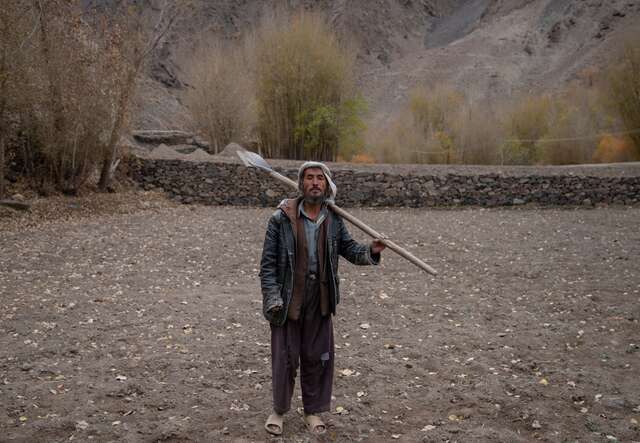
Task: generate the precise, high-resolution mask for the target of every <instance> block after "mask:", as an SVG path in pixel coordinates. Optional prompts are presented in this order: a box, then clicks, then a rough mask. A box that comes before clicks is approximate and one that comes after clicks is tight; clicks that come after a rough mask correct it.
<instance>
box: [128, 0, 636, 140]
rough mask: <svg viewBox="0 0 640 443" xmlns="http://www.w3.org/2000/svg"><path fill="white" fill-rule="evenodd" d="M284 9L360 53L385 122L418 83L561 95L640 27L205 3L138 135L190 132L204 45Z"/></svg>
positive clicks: (168, 56)
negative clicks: (192, 65)
mask: <svg viewBox="0 0 640 443" xmlns="http://www.w3.org/2000/svg"><path fill="white" fill-rule="evenodd" d="M274 3H277V4H278V5H279V6H278V7H281V8H285V9H288V10H296V9H300V8H304V9H308V10H319V11H322V12H323V13H325V14H326V15H327V17H328V18H329V20H330V22H331V24H332V26H333V27H334V29H335V30H336V31H337V32H338V33H340V35H341V36H342V37H343V38H345V39H348V40H349V41H351V42H354V43H355V44H356V45H357V47H358V48H359V51H358V55H357V62H358V67H359V83H360V86H361V88H362V91H363V93H364V95H365V96H366V97H367V98H368V100H369V101H370V103H371V109H372V110H373V112H374V114H375V115H376V116H377V118H378V119H380V120H384V119H385V118H386V117H387V116H388V115H389V114H390V113H391V112H392V111H393V110H394V109H395V108H396V107H398V106H399V105H400V104H401V103H403V101H404V100H405V99H406V97H407V94H408V92H409V91H410V89H411V88H412V87H413V86H414V85H416V84H419V83H423V82H426V83H427V84H436V83H443V82H446V83H447V84H449V85H451V86H453V87H455V88H457V89H460V90H462V91H464V92H465V93H466V94H467V95H469V96H470V97H473V98H474V99H478V100H482V99H486V98H488V99H496V98H504V97H508V96H510V95H513V94H516V93H520V92H525V91H536V90H549V89H555V88H558V87H561V86H563V85H565V84H566V83H567V82H569V81H571V80H575V79H579V78H580V77H581V76H584V74H585V72H587V71H590V70H593V69H596V70H597V69H598V68H599V67H602V66H604V65H606V64H607V63H608V60H609V59H610V57H611V56H612V54H614V53H615V51H616V50H617V49H619V47H620V42H621V41H622V40H623V39H624V37H625V35H628V34H629V33H630V32H631V31H632V30H633V29H634V28H638V27H640V0H610V1H602V0H589V1H586V0H450V1H445V0H349V1H347V0H319V1H312V0H288V1H281V2H269V3H267V5H268V6H265V2H262V1H260V0H215V1H214V0H200V1H196V2H195V3H194V10H193V14H192V15H191V16H190V17H188V18H187V19H186V20H183V21H182V22H181V23H180V24H179V25H178V26H177V27H176V28H175V29H174V31H173V33H172V34H171V35H170V36H169V37H168V39H167V41H166V43H165V45H164V47H163V48H162V50H161V51H160V53H159V54H158V56H157V57H156V59H155V60H154V62H153V66H152V69H151V71H150V78H149V79H148V80H146V81H145V82H144V85H143V87H142V88H141V91H142V93H141V97H140V104H141V105H142V110H141V113H140V114H139V115H138V117H137V121H136V126H137V127H138V128H139V129H168V128H176V129H183V128H184V127H185V126H188V125H189V118H188V115H187V113H186V112H185V109H184V107H183V106H182V105H181V104H180V97H181V95H182V94H183V92H184V91H185V89H186V88H189V87H190V86H189V79H188V77H187V75H186V74H185V72H186V71H187V70H186V68H187V65H188V60H189V58H190V55H191V54H192V52H193V49H194V48H195V47H196V46H197V45H198V42H202V41H206V40H208V39H211V38H223V39H236V38H239V37H241V36H242V35H243V33H245V32H247V31H248V30H250V29H251V28H252V27H254V26H255V25H256V23H258V22H259V21H260V19H261V17H263V16H265V14H269V13H270V11H271V10H272V8H273V6H271V5H273V4H274Z"/></svg>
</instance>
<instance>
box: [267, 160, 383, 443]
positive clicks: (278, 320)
mask: <svg viewBox="0 0 640 443" xmlns="http://www.w3.org/2000/svg"><path fill="white" fill-rule="evenodd" d="M298 189H299V191H300V192H301V193H302V197H299V198H296V199H285V200H283V201H282V202H281V203H280V205H278V209H277V210H276V212H275V213H274V214H273V215H272V216H271V219H270V220H269V224H268V226H267V233H266V236H265V240H264V248H263V251H262V261H261V263H260V282H261V286H262V297H263V313H264V316H265V317H266V319H267V320H268V321H269V322H270V326H271V372H272V384H273V413H272V414H271V415H270V416H269V418H268V419H267V421H266V423H265V429H266V430H267V431H268V432H269V433H271V434H274V435H280V434H282V430H283V415H284V414H285V413H286V412H287V411H288V410H289V409H290V407H291V396H292V395H293V388H294V385H295V378H296V371H297V368H298V366H300V385H301V390H302V403H303V406H304V421H305V424H306V426H307V428H308V429H309V431H311V432H312V433H314V434H323V433H324V432H325V431H326V429H327V428H326V425H325V424H324V423H323V421H322V420H321V419H320V417H319V416H318V414H319V413H321V412H326V411H328V410H329V409H330V402H331V388H332V384H333V365H334V364H333V357H334V351H333V325H332V322H331V316H332V314H335V313H336V305H337V304H338V302H339V301H340V292H339V286H340V281H339V278H338V254H340V255H342V256H343V257H344V258H346V259H347V260H349V261H350V262H351V263H354V264H356V265H374V264H378V263H379V262H380V252H382V250H383V249H384V248H385V246H384V244H382V242H380V241H379V240H374V241H373V242H372V243H371V244H370V245H363V244H360V243H358V242H356V241H355V240H353V239H352V238H351V235H349V232H348V231H347V228H346V227H345V225H344V223H343V221H342V219H341V218H340V217H338V216H337V215H335V214H334V213H333V212H332V211H331V210H330V209H329V208H328V207H327V204H326V203H327V201H328V200H333V199H334V198H335V195H336V186H335V184H334V183H333V181H332V180H331V172H330V171H329V168H328V167H327V166H326V165H324V164H322V163H318V162H306V163H304V164H303V165H302V166H301V167H300V170H299V171H298Z"/></svg>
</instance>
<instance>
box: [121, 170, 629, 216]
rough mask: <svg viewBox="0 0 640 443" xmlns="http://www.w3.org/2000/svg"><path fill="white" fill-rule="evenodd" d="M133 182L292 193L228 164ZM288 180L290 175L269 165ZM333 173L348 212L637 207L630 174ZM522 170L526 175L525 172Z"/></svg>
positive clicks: (217, 191)
mask: <svg viewBox="0 0 640 443" xmlns="http://www.w3.org/2000/svg"><path fill="white" fill-rule="evenodd" d="M130 168H131V172H132V176H133V178H134V180H136V181H137V182H138V183H140V185H141V186H142V187H143V188H144V189H147V190H151V189H161V190H164V191H165V192H167V193H168V194H169V195H170V196H171V197H172V198H174V199H176V200H178V201H180V202H182V203H201V204H209V205H248V206H276V205H277V204H278V202H280V200H281V199H282V198H285V197H288V196H294V195H295V191H292V190H291V189H290V188H288V187H286V186H285V185H282V184H280V183H279V182H277V181H276V180H274V179H273V178H271V177H269V176H268V175H267V174H265V173H263V172H260V171H257V170H253V169H248V168H246V167H244V166H243V165H241V164H239V163H233V162H189V161H181V160H158V159H155V160H154V159H135V160H133V161H132V162H131V163H130ZM274 169H275V170H277V171H278V172H280V173H282V174H284V175H286V176H288V177H291V178H295V176H296V169H295V168H292V167H277V166H276V167H274ZM362 169H363V170H354V169H353V168H351V169H345V168H344V167H342V168H339V169H338V168H336V170H335V171H334V181H335V182H336V185H337V186H338V197H337V201H336V203H338V204H339V205H341V206H345V207H353V206H368V207H371V206H403V207H424V206H458V205H472V206H486V207H492V206H512V205H523V204H536V205H543V206H557V205H587V206H592V205H595V204H626V205H633V204H638V203H640V173H638V174H636V175H630V176H629V175H625V176H615V175H613V176H612V175H611V174H610V175H604V176H603V175H582V174H581V175H575V174H574V173H573V172H568V171H569V170H567V172H566V173H560V174H558V173H557V170H556V172H555V173H554V174H545V173H540V172H537V171H540V170H541V169H542V168H531V169H530V172H529V173H523V172H522V168H520V170H519V171H520V172H519V173H518V174H515V173H514V174H505V173H503V172H500V173H496V172H486V171H484V172H483V171H480V172H469V170H466V169H465V168H463V167H460V168H459V169H460V171H462V172H463V173H455V171H456V168H455V167H453V168H450V169H451V170H452V171H454V172H453V173H452V172H447V173H442V172H438V171H437V170H435V169H434V173H432V174H430V173H429V172H428V171H429V170H428V169H426V170H425V171H426V172H425V171H422V172H420V173H411V172H408V173H398V172H397V171H395V170H393V168H391V167H390V169H391V170H393V172H385V171H384V170H381V169H380V168H376V170H367V168H366V167H363V168H362ZM525 171H526V170H525Z"/></svg>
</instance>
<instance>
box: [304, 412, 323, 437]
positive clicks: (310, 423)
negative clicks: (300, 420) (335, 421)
mask: <svg viewBox="0 0 640 443" xmlns="http://www.w3.org/2000/svg"><path fill="white" fill-rule="evenodd" d="M304 423H305V425H307V429H308V430H309V432H311V433H312V434H315V435H322V434H324V433H325V432H327V425H325V424H324V422H323V421H322V420H321V419H320V417H318V416H317V415H313V414H310V415H305V416H304Z"/></svg>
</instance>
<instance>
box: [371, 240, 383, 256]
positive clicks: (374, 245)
mask: <svg viewBox="0 0 640 443" xmlns="http://www.w3.org/2000/svg"><path fill="white" fill-rule="evenodd" d="M385 248H386V246H385V245H384V243H382V241H381V240H377V239H376V240H374V241H372V242H371V253H372V254H380V253H381V252H382V251H384V249H385Z"/></svg>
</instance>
